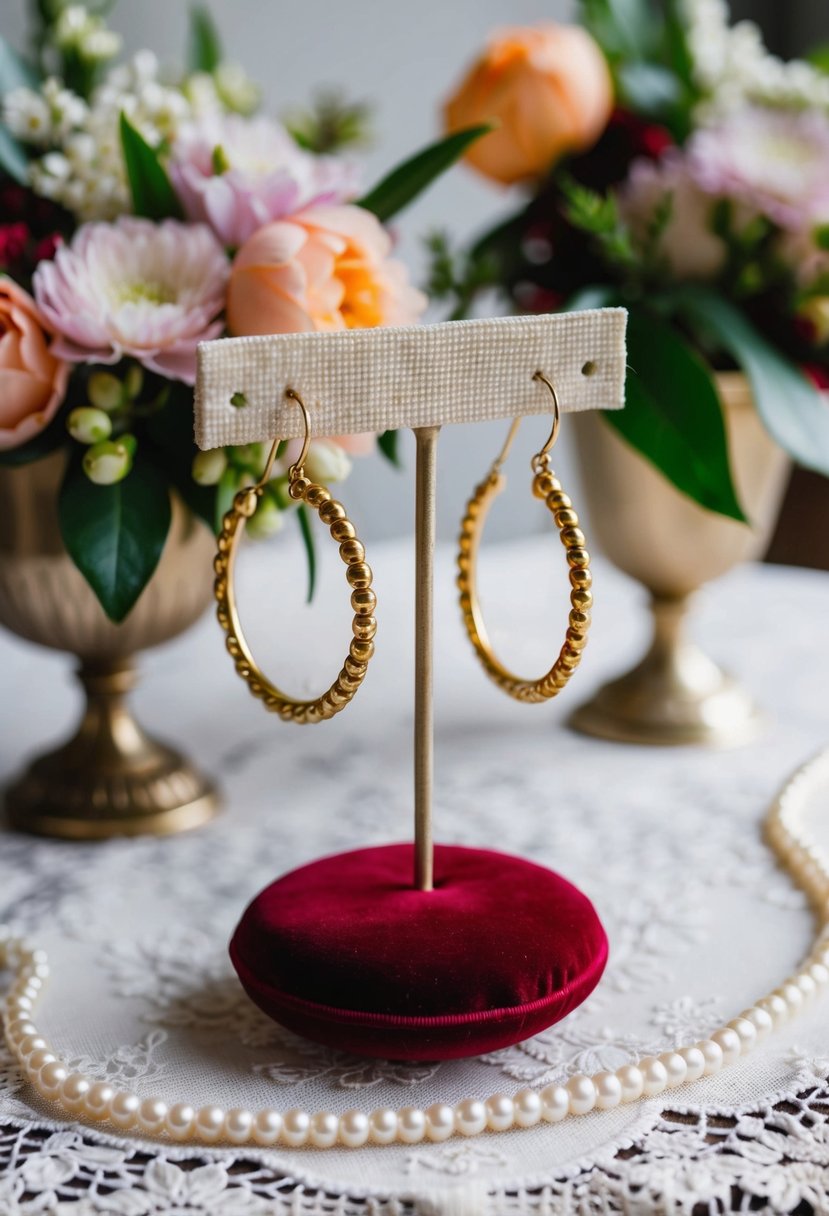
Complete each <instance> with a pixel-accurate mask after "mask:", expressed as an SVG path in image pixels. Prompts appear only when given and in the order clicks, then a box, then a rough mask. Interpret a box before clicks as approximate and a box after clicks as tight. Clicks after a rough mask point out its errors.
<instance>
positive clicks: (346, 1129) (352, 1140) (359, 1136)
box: [340, 1110, 369, 1148]
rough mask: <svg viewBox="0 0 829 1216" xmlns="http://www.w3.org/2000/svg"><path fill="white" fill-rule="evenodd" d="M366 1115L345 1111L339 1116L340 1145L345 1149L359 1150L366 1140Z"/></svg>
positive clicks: (360, 1112) (367, 1128)
mask: <svg viewBox="0 0 829 1216" xmlns="http://www.w3.org/2000/svg"><path fill="white" fill-rule="evenodd" d="M368 1132H369V1126H368V1115H365V1114H363V1112H362V1111H361V1110H347V1111H346V1112H345V1114H344V1115H340V1143H341V1144H344V1145H345V1147H346V1148H360V1147H361V1146H362V1145H363V1144H365V1142H366V1141H367V1140H368Z"/></svg>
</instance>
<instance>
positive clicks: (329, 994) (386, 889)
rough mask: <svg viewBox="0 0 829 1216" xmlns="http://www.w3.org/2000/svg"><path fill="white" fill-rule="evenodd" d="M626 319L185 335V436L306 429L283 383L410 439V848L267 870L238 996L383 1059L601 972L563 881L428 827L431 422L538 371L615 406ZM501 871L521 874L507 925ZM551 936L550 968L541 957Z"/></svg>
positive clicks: (466, 1030) (494, 1027)
mask: <svg viewBox="0 0 829 1216" xmlns="http://www.w3.org/2000/svg"><path fill="white" fill-rule="evenodd" d="M625 322H626V314H625V312H624V310H622V309H602V310H594V311H587V312H583V313H573V314H562V315H556V316H539V317H520V318H498V319H487V320H476V321H459V322H447V323H444V324H441V325H433V326H421V327H411V328H404V329H392V328H388V329H373V330H349V331H342V332H337V333H333V334H332V333H319V334H318V333H312V334H282V335H273V336H270V335H269V336H264V337H253V338H231V339H224V340H219V341H216V342H210V343H204V344H202V346H201V347H200V348H199V374H198V379H197V385H196V438H197V442H198V444H199V446H200V447H202V448H214V447H220V446H225V445H229V444H242V443H253V442H263V441H268V440H270V441H272V440H273V439H274V438H276V437H277V436H278V437H279V438H283V439H292V438H298V437H300V436H301V435H303V434H304V433H305V428H304V423H303V419H302V415H301V411H300V409H299V407H298V406H297V405H296V403H295V402H294V401H293V400H292V399H291V398H290V397H289V396H287V395H286V394H287V393H288V390H293V391H294V392H295V393H297V394H299V395H300V396H301V397H302V399H303V401H304V402H305V404H306V405H307V407H308V411H309V414H310V420H311V435H312V437H323V436H326V435H337V434H355V433H362V432H366V431H375V432H382V431H386V430H390V429H397V428H401V427H408V428H411V429H412V430H413V431H414V434H415V439H416V451H417V467H416V478H415V481H416V510H415V547H416V567H415V570H416V591H415V690H414V847H413V848H412V847H411V846H404V845H390V846H383V847H381V848H374V849H362V850H356V851H355V852H353V853H348V854H341V855H340V856H339V857H337V858H328V859H324V860H323V861H320V862H314V863H311V865H309V866H305V867H303V868H302V869H301V870H297V871H293V872H292V873H291V874H288V875H285V876H283V878H281V879H279V880H277V882H275V883H274V884H273V885H272V886H271V887H269V888H266V890H265V891H264V892H262V893H261V895H260V896H259V897H258V898H257V900H255V901H254V902H253V904H252V905H251V907H250V908H249V909H248V912H247V913H246V914H245V916H244V917H243V919H242V922H241V923H240V925H239V928H238V929H237V932H236V935H235V936H234V940H233V942H232V944H231V956H232V958H233V962H234V965H235V966H236V969H237V971H238V972H239V975H240V978H241V980H242V982H243V984H244V986H245V988H246V989H247V991H248V992H249V994H250V995H251V996H252V998H253V999H254V1000H255V1001H256V1002H257V1004H259V1005H260V1006H261V1007H262V1008H263V1009H265V1011H266V1012H268V1013H269V1014H271V1016H274V1017H275V1018H276V1019H277V1020H278V1021H280V1022H282V1023H283V1024H284V1025H287V1026H289V1028H291V1029H293V1030H296V1031H298V1032H299V1033H301V1034H305V1035H306V1036H307V1037H310V1038H315V1039H318V1040H320V1041H323V1042H328V1043H333V1044H335V1045H336V1046H339V1047H345V1048H347V1049H349V1050H353V1051H357V1052H360V1053H363V1054H367V1055H379V1056H386V1057H388V1058H398V1059H403V1058H407V1059H437V1058H451V1057H456V1056H464V1055H470V1054H474V1053H476V1052H479V1051H481V1050H491V1049H493V1047H494V1046H504V1045H506V1044H507V1043H510V1042H516V1041H518V1040H519V1039H523V1038H527V1037H529V1036H530V1035H532V1034H535V1033H537V1032H538V1031H539V1030H541V1029H543V1028H545V1027H546V1026H548V1025H550V1024H551V1023H552V1022H554V1021H557V1020H559V1018H561V1017H563V1016H564V1015H565V1014H566V1013H567V1012H569V1011H570V1009H572V1008H574V1007H575V1006H576V1005H577V1004H579V1003H580V1002H581V1001H582V1000H584V999H585V998H586V996H587V995H588V994H589V992H590V991H591V990H592V988H593V987H594V986H595V984H596V983H597V982H598V979H599V977H600V975H601V971H602V969H603V966H604V962H605V959H606V953H607V944H606V939H605V937H604V933H603V930H602V929H601V925H600V924H599V922H598V918H597V917H596V915H595V912H594V911H593V909H592V906H591V905H590V904H589V902H588V901H587V900H586V898H585V897H584V896H583V895H581V893H580V892H578V891H576V889H575V888H573V887H571V886H570V884H568V883H566V882H564V880H563V879H560V878H559V877H558V876H557V875H555V874H552V872H550V871H547V870H544V869H543V868H542V867H539V866H535V865H531V864H530V863H528V862H523V861H521V860H520V859H518V858H512V857H507V856H505V855H503V854H498V853H493V852H490V851H486V850H475V849H462V848H458V847H452V846H435V845H434V843H433V826H432V825H433V809H432V786H433V656H432V639H433V557H434V547H435V519H436V472H437V445H438V436H439V432H440V429H441V427H442V426H443V425H446V424H451V423H463V422H478V421H485V420H493V419H499V418H506V417H515V416H518V415H530V414H540V413H547V412H549V408H550V403H549V394H548V393H547V392H546V390H544V389H543V386H541V387H540V386H539V384H538V383H537V382H535V381H534V380H533V375H534V373H535V372H537V371H541V372H543V373H544V375H545V376H547V377H548V378H549V380H550V381H551V382H552V383H553V384H554V385H555V387H556V392H557V395H558V398H559V401H560V404H561V411H562V413H564V412H573V411H580V410H585V409H597V408H602V409H615V408H620V407H621V405H622V403H623V386H624V377H625V345H624V334H625ZM381 594H382V593H381ZM380 609H381V610H382V600H381V603H380ZM412 868H413V874H412ZM407 874H408V878H407ZM436 874H437V877H436ZM505 882H506V883H509V885H510V888H511V889H512V890H513V891H514V890H515V889H516V887H518V888H520V890H521V899H520V900H519V901H518V902H519V903H520V904H521V908H520V914H515V913H514V914H513V916H512V918H511V919H510V920H509V924H507V925H504V924H503V923H502V922H503V920H504V918H503V915H502V906H503V905H502V894H503V884H504V883H505ZM288 908H290V914H289V915H290V917H291V918H292V919H291V924H290V925H287V924H286V923H285V916H286V915H288V913H287V911H286V910H287V909H288ZM297 909H299V910H300V913H299V917H300V919H299V921H297V920H296V919H295V917H296V916H297ZM508 919H509V918H508ZM335 922H336V927H335V928H334V929H332V928H331V926H332V925H333V924H335ZM322 924H324V925H325V931H324V933H322V937H321V929H320V926H321V925H322ZM557 933H558V934H559V935H560V937H559V939H558V940H557V939H556V934H557ZM499 935H500V936H499ZM568 935H569V936H568ZM482 940H483V941H486V942H487V951H488V961H487V965H486V968H485V972H486V973H485V975H484V978H483V979H482V978H481V976H480V975H479V974H476V975H475V977H474V979H473V978H471V977H470V979H469V980H468V981H467V980H466V979H465V976H464V969H465V966H466V963H465V960H466V958H467V957H468V956H469V954H470V951H471V950H472V948H473V946H475V947H476V948H477V951H476V952H477V953H478V954H479V953H480V942H481V941H482ZM378 943H379V944H378ZM557 952H558V953H559V954H561V955H562V956H566V964H563V968H564V971H563V973H562V971H561V969H560V968H559V969H558V970H557V968H556V966H555V965H552V966H551V957H552V958H553V960H555V957H556V954H557ZM389 958H393V960H394V965H393V966H392V967H391V968H390V964H389ZM263 959H264V960H265V961H264V962H263ZM499 959H500V960H501V961H502V962H503V964H504V966H506V967H507V968H508V971H507V972H506V973H505V972H504V970H503V966H500V967H499V961H498V960H499ZM515 959H518V960H519V961H520V960H523V967H524V970H523V971H519V974H518V975H517V976H516V975H515V974H513V972H512V971H510V970H509V969H510V968H513V967H514V965H515V964H514V960H515ZM274 960H278V962H276V963H275V962H274ZM341 960H345V964H346V965H345V966H344V967H342V966H341ZM355 960H356V967H355ZM275 966H276V968H277V970H276V971H274V967H275ZM527 969H528V970H527ZM390 971H391V972H393V974H390ZM355 972H356V974H357V976H358V980H357V981H355V978H354V977H355ZM444 972H445V974H444ZM542 974H543V975H544V976H545V977H546V979H545V980H543V981H542V980H541V979H540V978H539V977H540V976H541V975H542ZM551 974H553V979H552V980H551V979H550V975H551ZM355 983H356V986H357V987H358V989H359V992H358V994H357V996H356V997H355V993H354V989H355ZM465 986H466V987H468V990H469V997H468V1000H467V998H466V997H465V995H464V993H465ZM447 989H448V990H451V992H452V993H453V995H452V997H451V999H448V1000H446V1001H445V1002H444V1004H446V1006H447V1007H446V1008H444V1004H442V1003H441V1001H443V999H444V998H443V995H442V994H443V992H444V991H445V990H447Z"/></svg>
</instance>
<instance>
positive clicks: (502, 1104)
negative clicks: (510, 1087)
mask: <svg viewBox="0 0 829 1216" xmlns="http://www.w3.org/2000/svg"><path fill="white" fill-rule="evenodd" d="M484 1105H485V1106H486V1125H487V1127H488V1128H490V1129H491V1130H492V1131H493V1132H505V1131H506V1130H507V1128H508V1127H512V1124H513V1121H514V1119H515V1104H514V1102H513V1100H512V1098H508V1097H507V1095H506V1094H493V1095H492V1097H491V1098H487V1100H486V1102H485V1103H484Z"/></svg>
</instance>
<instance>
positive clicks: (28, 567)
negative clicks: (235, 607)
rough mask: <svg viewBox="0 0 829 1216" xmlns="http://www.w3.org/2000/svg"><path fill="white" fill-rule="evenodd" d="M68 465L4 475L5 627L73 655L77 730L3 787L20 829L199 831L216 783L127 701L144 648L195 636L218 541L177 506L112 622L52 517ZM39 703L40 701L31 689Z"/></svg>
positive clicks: (58, 832) (49, 461)
mask: <svg viewBox="0 0 829 1216" xmlns="http://www.w3.org/2000/svg"><path fill="white" fill-rule="evenodd" d="M64 467H65V456H64V455H63V453H56V454H55V455H54V456H50V457H47V458H46V459H44V460H39V461H36V462H34V463H32V464H29V465H25V466H22V467H17V468H0V624H2V625H5V627H6V628H7V629H10V630H11V631H12V632H13V633H16V634H17V635H18V636H20V637H22V638H26V639H27V640H29V641H31V642H37V643H39V644H40V645H41V646H49V647H51V648H53V649H55V650H66V651H69V652H70V653H72V654H74V655H76V656H77V657H78V660H79V663H78V677H79V680H80V683H81V686H82V688H83V691H84V694H85V707H84V711H83V715H82V717H81V721H80V725H79V727H78V728H77V730H76V732H75V733H74V735H73V736H72V738H71V739H70V740H69V741H68V742H67V743H65V744H64V745H63V746H62V747H59V748H58V749H57V750H55V751H51V752H49V753H48V754H46V755H41V756H39V757H37V759H35V760H34V761H33V762H32V763H31V764H30V765H29V767H28V768H27V769H26V771H25V772H24V773H22V774H21V775H20V776H19V777H18V778H17V779H16V780H15V781H13V783H12V784H11V785H10V786H9V787H8V788H7V789H6V790H5V795H4V803H5V812H6V816H7V819H8V820H9V821H10V823H11V825H12V826H13V827H15V828H17V829H19V830H21V831H27V832H36V833H39V834H42V835H48V836H62V837H67V838H72V839H102V838H105V837H109V836H124V835H137V834H140V833H145V832H149V833H156V834H164V833H169V832H178V831H181V830H183V829H185V828H191V827H195V826H197V825H198V824H201V823H204V822H205V821H206V820H207V819H209V818H210V817H211V816H212V815H214V814H215V812H216V810H217V807H218V799H217V794H216V790H215V787H214V786H213V784H212V782H211V781H210V780H209V779H208V778H207V777H205V776H203V775H202V774H201V773H199V772H198V771H197V770H196V769H195V768H194V767H193V766H192V765H191V764H190V763H189V762H188V761H187V760H186V759H185V758H184V757H183V756H182V755H181V754H180V753H179V752H177V751H175V750H174V749H172V748H170V747H168V746H167V745H166V744H164V743H161V742H158V741H157V740H155V739H153V738H152V737H151V736H150V735H148V734H147V733H146V732H145V731H144V730H143V729H142V728H141V727H140V726H139V725H138V723H137V722H136V720H135V719H134V718H133V716H132V714H131V713H130V710H129V708H128V705H127V700H126V698H127V694H128V693H129V691H130V689H131V688H132V687H133V685H134V683H135V679H136V673H135V655H136V654H137V653H138V651H140V650H143V649H145V648H147V647H150V646H156V645H158V644H159V643H161V642H165V641H167V640H168V639H170V638H173V637H175V636H176V635H177V634H179V633H182V632H183V631H184V630H185V629H188V628H189V627H190V625H192V624H193V623H194V622H195V621H196V620H197V619H198V618H199V617H200V616H201V615H202V613H203V612H204V610H205V609H206V608H207V606H208V604H209V603H210V601H211V598H212V581H213V574H212V563H211V558H212V554H213V548H214V541H213V537H212V536H211V535H210V532H209V531H208V529H207V528H206V527H204V525H203V524H202V523H200V522H199V521H197V520H196V519H195V518H194V517H193V516H192V515H190V513H189V512H188V511H187V510H186V509H185V507H184V506H183V505H182V504H181V503H180V502H179V501H174V502H173V519H172V524H171V527H170V533H169V536H168V539H167V543H166V546H165V548H164V551H163V553H162V556H161V560H160V562H159V564H158V567H157V569H156V571H155V573H154V574H153V577H152V579H151V580H150V582H149V583H148V585H147V587H146V588H145V590H144V592H143V593H142V595H141V597H140V598H139V600H138V602H137V603H136V605H135V607H134V608H133V610H132V611H131V612H130V614H129V616H127V618H126V619H125V620H124V621H123V622H122V623H121V624H119V625H114V624H113V623H112V622H111V621H110V620H109V619H108V618H107V617H106V615H105V614H104V612H103V609H102V608H101V606H100V604H99V603H98V601H97V599H96V598H95V595H94V594H93V592H92V590H91V589H90V587H89V586H88V584H87V583H86V580H85V579H84V578H83V576H82V575H81V574H80V572H79V571H78V570H77V569H76V568H75V566H74V564H73V563H72V561H71V559H70V558H69V556H68V554H67V553H66V551H65V549H64V547H63V542H62V540H61V536H60V529H59V525H58V515H57V500H58V492H59V488H60V484H61V479H62V477H63V470H64ZM31 695H32V697H33V698H34V697H36V695H37V693H36V692H35V691H34V690H32V693H31Z"/></svg>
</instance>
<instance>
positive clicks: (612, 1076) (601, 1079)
mask: <svg viewBox="0 0 829 1216" xmlns="http://www.w3.org/2000/svg"><path fill="white" fill-rule="evenodd" d="M593 1084H594V1085H595V1086H596V1106H597V1107H598V1108H599V1110H613V1108H614V1107H615V1106H618V1105H619V1103H620V1102H621V1101H622V1082H621V1081H620V1080H619V1078H618V1077H617V1076H616V1073H615V1072H597V1073H595V1074H594V1076H593Z"/></svg>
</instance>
